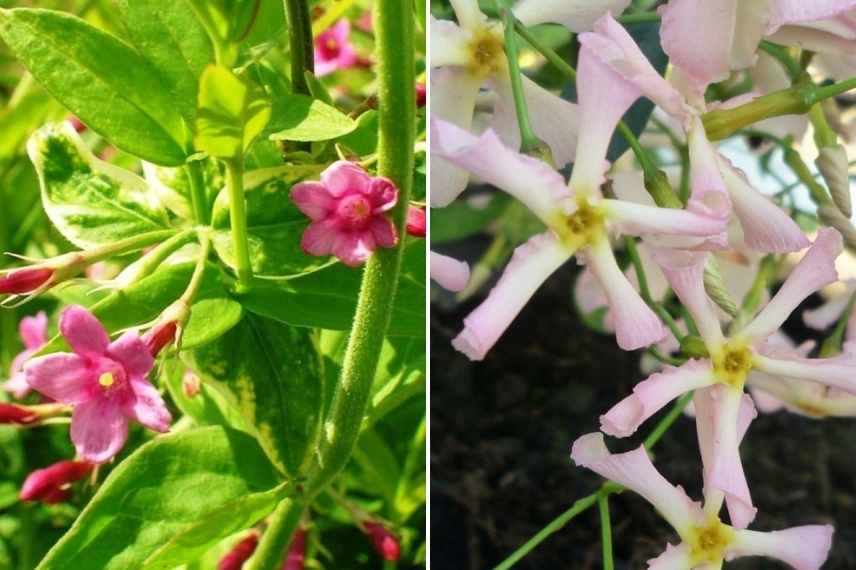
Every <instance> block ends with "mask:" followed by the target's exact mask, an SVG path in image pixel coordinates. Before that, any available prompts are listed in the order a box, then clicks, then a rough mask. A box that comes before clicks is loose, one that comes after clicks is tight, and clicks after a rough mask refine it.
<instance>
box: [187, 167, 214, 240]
mask: <svg viewBox="0 0 856 570" xmlns="http://www.w3.org/2000/svg"><path fill="white" fill-rule="evenodd" d="M186 169H187V180H188V182H189V183H190V203H191V205H192V206H193V217H194V219H195V220H196V223H197V224H199V225H201V226H204V225H207V224H208V222H209V221H210V220H209V219H208V216H209V204H208V196H207V195H206V194H205V181H204V180H203V177H202V166H201V164H200V162H199V161H198V160H191V161H190V162H188V163H187V167H186Z"/></svg>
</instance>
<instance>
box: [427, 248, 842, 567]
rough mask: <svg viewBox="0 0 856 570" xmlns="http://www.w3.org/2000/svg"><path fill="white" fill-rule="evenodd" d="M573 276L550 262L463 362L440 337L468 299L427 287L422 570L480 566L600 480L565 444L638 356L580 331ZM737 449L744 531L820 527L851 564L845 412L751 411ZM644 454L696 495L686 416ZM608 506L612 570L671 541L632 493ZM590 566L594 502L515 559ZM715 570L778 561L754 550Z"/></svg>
mask: <svg viewBox="0 0 856 570" xmlns="http://www.w3.org/2000/svg"><path fill="white" fill-rule="evenodd" d="M453 253H462V252H453ZM469 253H472V252H469ZM470 258H472V257H470ZM576 271H577V270H576V269H575V268H573V267H571V265H570V264H569V265H568V266H566V267H563V268H562V269H560V270H559V271H558V272H557V273H556V275H554V276H553V277H552V278H551V279H550V280H549V281H548V282H547V283H546V285H545V286H544V287H543V288H542V289H541V290H540V291H539V293H538V294H537V295H536V297H535V298H534V299H533V300H532V301H531V302H530V303H529V305H528V306H527V307H526V308H525V309H524V311H523V313H522V314H521V315H520V316H519V317H518V319H517V320H516V321H515V322H514V324H513V325H512V326H511V328H510V329H509V330H508V332H507V333H506V334H505V335H504V337H503V338H502V339H501V340H500V342H499V343H498V344H497V346H496V347H495V348H494V349H493V351H492V352H491V353H490V354H489V355H488V357H487V358H486V359H485V361H484V362H481V363H470V362H469V361H468V360H467V359H466V358H465V357H464V356H463V355H461V354H459V353H457V352H456V351H455V350H454V349H453V348H452V347H451V344H450V341H451V339H452V338H453V337H454V336H455V335H456V334H457V333H458V332H459V330H460V328H461V326H462V319H463V317H464V316H465V315H466V314H467V312H469V311H470V310H471V309H472V308H473V307H474V306H475V305H476V304H477V303H478V302H479V301H480V300H481V298H477V299H473V300H471V302H468V303H467V304H466V305H464V306H456V305H455V304H454V303H453V302H452V298H451V297H450V296H449V295H447V294H445V293H444V292H441V291H434V292H433V295H434V301H435V302H434V304H433V306H432V314H431V545H432V547H431V548H432V552H431V560H432V567H433V568H435V569H436V570H483V569H489V568H492V567H494V566H495V565H496V564H498V563H499V562H501V561H502V560H503V559H504V558H506V557H507V556H508V555H509V554H511V553H512V552H513V551H514V550H515V549H516V548H518V547H519V546H521V545H522V544H523V543H524V542H525V541H526V540H528V539H529V538H531V537H532V536H533V535H534V534H535V533H536V532H538V531H539V530H540V529H541V528H543V527H544V526H545V525H546V524H547V523H548V522H549V521H551V520H552V519H553V518H555V517H556V516H558V515H559V514H560V513H562V512H564V511H565V510H566V509H567V508H569V507H570V505H571V504H572V503H573V502H574V501H575V500H576V499H579V498H581V497H583V496H584V495H587V494H589V493H590V492H592V491H593V490H594V489H595V488H596V487H597V486H598V485H599V484H600V482H601V480H600V479H599V477H597V476H596V475H594V474H593V473H591V472H589V471H587V470H584V469H581V468H577V467H575V466H574V465H573V463H572V462H571V460H570V448H571V443H572V442H573V441H574V439H576V438H577V437H578V436H580V435H582V434H584V433H587V432H591V431H594V430H596V429H597V428H598V422H597V418H598V416H599V415H600V414H602V413H603V412H605V411H606V410H607V409H609V407H610V406H612V405H613V404H614V403H615V402H617V401H618V400H619V399H620V398H622V397H624V396H625V395H627V394H628V393H630V391H631V388H632V386H633V385H634V384H635V383H636V382H638V381H639V380H641V379H642V378H643V376H642V374H641V372H640V371H639V365H638V361H639V354H638V353H628V352H623V351H621V350H620V349H618V347H617V346H616V344H615V342H614V340H613V339H612V338H610V337H606V336H602V335H598V334H596V333H594V332H592V331H590V330H589V329H587V328H586V327H585V326H584V325H583V324H582V323H581V322H580V320H579V318H578V317H577V315H576V314H575V312H574V311H573V309H572V308H571V301H570V299H571V297H570V295H571V288H572V284H573V277H574V275H575V273H576ZM815 302H816V301H815ZM808 303H809V304H812V300H809V301H808ZM797 314H798V313H797ZM791 321H793V322H789V323H788V324H787V325H786V328H787V329H788V332H789V333H791V334H792V336H794V338H796V339H797V340H801V339H803V338H805V336H806V334H807V331H805V330H804V329H803V328H802V327H801V326H800V325H799V323H798V322H797V321H798V319H795V318H793V317H792V319H791ZM657 419H658V418H657V417H655V418H652V419H651V420H649V421H648V422H647V423H646V424H645V425H644V426H643V428H642V429H641V430H640V434H637V435H639V437H636V438H631V440H630V441H627V440H624V441H622V440H615V439H612V438H609V441H608V445H609V447H610V449H611V450H612V451H623V450H626V449H630V448H632V447H635V446H637V445H639V443H640V440H641V437H644V434H645V433H647V432H648V431H649V430H650V429H651V428H652V427H653V426H654V425H655V423H656V421H657ZM741 451H742V457H743V462H744V465H745V470H746V474H747V477H748V479H749V485H750V489H751V491H752V495H753V499H754V502H755V505H756V506H757V507H758V508H759V514H758V517H757V518H756V520H755V522H754V523H753V524H752V527H751V528H752V529H755V530H776V529H781V528H785V527H787V526H795V525H800V524H811V523H826V522H829V523H832V524H834V525H835V527H836V533H835V539H834V545H833V550H832V553H831V555H830V558H829V561H828V562H827V564H826V565H825V566H824V568H825V569H826V570H842V569H852V568H856V420H850V419H832V420H823V421H817V420H811V419H807V418H802V417H799V416H795V415H792V414H788V413H781V412H780V413H776V414H773V415H760V416H759V417H758V418H757V419H756V420H755V421H754V422H753V424H752V426H751V427H750V429H749V433H748V435H747V436H746V439H745V440H744V442H743V445H742V446H741ZM656 454H657V456H656V459H655V464H656V465H657V467H658V469H659V470H660V471H661V472H662V473H663V474H664V475H665V476H666V478H667V479H669V480H670V481H672V482H673V483H679V484H681V485H683V486H684V487H685V488H686V489H687V491H688V493H689V494H690V496H691V497H693V498H694V499H699V498H700V497H701V462H700V459H699V455H698V445H697V441H696V434H695V427H694V424H693V421H692V420H691V419H688V418H686V417H683V418H680V419H679V420H678V421H677V422H676V423H675V424H674V425H673V426H672V428H671V430H670V431H669V432H668V433H667V434H666V435H665V437H664V438H663V439H662V440H661V441H660V443H659V444H658V445H657V448H656ZM610 506H611V513H612V521H613V530H614V537H613V542H614V552H615V567H616V569H617V570H621V569H642V568H645V561H646V560H647V559H649V558H651V557H654V556H656V555H658V554H659V553H660V552H662V551H663V549H664V547H665V544H666V542H667V541H669V540H671V541H672V542H673V543H674V542H675V541H676V538H677V537H676V535H674V533H673V532H672V531H671V529H670V527H669V526H668V525H667V524H666V523H665V522H663V521H662V519H660V518H659V516H658V515H657V513H656V512H655V511H654V509H653V508H652V507H651V506H650V505H648V503H646V502H645V501H644V500H643V499H641V498H640V497H638V496H636V495H634V494H632V493H624V494H622V495H613V496H612V498H611V500H610ZM723 512H724V511H723ZM600 567H601V545H600V529H599V523H598V517H597V510H596V508H595V509H590V510H589V511H587V512H586V513H584V514H583V515H581V516H579V517H577V518H576V519H574V520H573V521H571V523H570V524H568V525H567V526H566V527H565V528H564V529H562V530H561V531H559V532H558V533H556V534H554V535H553V536H551V537H550V538H548V539H547V540H546V541H545V542H543V543H542V544H541V545H540V546H539V547H538V548H536V549H535V550H534V551H533V552H532V553H531V554H530V555H529V556H528V557H527V558H525V559H524V560H522V561H521V562H519V563H518V564H517V565H516V566H515V568H519V569H530V570H531V569H560V568H562V569H565V568H567V569H583V570H584V569H589V568H591V569H597V568H600ZM726 567H727V568H729V569H735V570H736V569H744V570H746V569H761V568H764V569H777V568H785V566H783V565H780V564H777V563H775V562H773V561H770V560H768V559H761V558H751V559H749V558H745V559H742V560H740V561H737V562H732V563H726Z"/></svg>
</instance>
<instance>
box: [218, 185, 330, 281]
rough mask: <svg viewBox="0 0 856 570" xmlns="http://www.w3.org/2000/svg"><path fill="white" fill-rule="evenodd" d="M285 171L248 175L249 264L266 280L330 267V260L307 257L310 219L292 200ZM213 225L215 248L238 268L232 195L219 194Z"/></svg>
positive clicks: (246, 195)
mask: <svg viewBox="0 0 856 570" xmlns="http://www.w3.org/2000/svg"><path fill="white" fill-rule="evenodd" d="M280 170H282V169H265V170H262V171H257V172H248V173H247V175H246V176H245V177H244V180H245V181H246V183H247V184H246V186H247V187H248V188H249V190H248V191H247V192H246V193H245V194H244V197H245V200H246V204H247V226H248V228H247V229H248V239H249V243H250V262H251V263H252V267H253V272H254V273H255V274H256V275H258V276H266V277H293V276H297V275H302V274H305V273H307V272H310V271H315V270H316V269H318V268H320V267H323V266H324V265H327V264H329V260H328V259H327V258H321V257H315V256H311V255H307V254H306V253H304V252H303V250H302V249H301V248H300V239H301V237H302V235H303V232H304V231H305V230H306V227H307V226H308V225H309V220H308V219H307V218H306V216H305V215H304V214H303V213H302V212H300V210H298V209H297V206H295V205H294V202H292V200H291V197H290V194H289V193H290V191H291V182H292V181H293V180H295V179H289V178H287V177H284V176H282V175H281V174H279V173H280ZM212 225H213V227H215V228H216V229H217V230H218V231H216V232H214V234H213V243H214V249H215V250H216V251H217V254H218V255H219V256H220V259H222V260H223V262H224V263H226V264H227V265H228V266H230V267H232V268H235V255H234V243H233V240H232V236H231V232H230V230H229V228H230V227H231V223H230V220H229V192H228V191H226V190H224V191H222V192H220V195H219V196H218V197H217V200H216V202H215V204H214V212H213V215H212Z"/></svg>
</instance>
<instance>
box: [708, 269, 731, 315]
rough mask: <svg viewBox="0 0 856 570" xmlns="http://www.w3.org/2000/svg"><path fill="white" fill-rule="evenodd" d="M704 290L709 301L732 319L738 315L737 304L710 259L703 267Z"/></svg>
mask: <svg viewBox="0 0 856 570" xmlns="http://www.w3.org/2000/svg"><path fill="white" fill-rule="evenodd" d="M704 290H705V292H706V293H707V296H708V297H710V300H711V301H713V302H714V303H716V305H717V306H718V307H719V308H720V309H722V310H723V311H725V312H726V313H728V314H729V315H730V316H732V317H736V316H737V313H738V309H737V304H736V303H735V302H734V300H733V299H732V298H731V294H730V293H729V292H728V289H726V287H725V281H723V280H722V275H721V274H720V273H719V267H718V266H717V265H716V262H714V260H713V258H710V260H709V261H708V263H707V265H706V266H705V267H704Z"/></svg>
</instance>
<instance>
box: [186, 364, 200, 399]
mask: <svg viewBox="0 0 856 570" xmlns="http://www.w3.org/2000/svg"><path fill="white" fill-rule="evenodd" d="M201 390H202V382H201V381H200V380H199V376H197V375H196V374H194V373H193V372H192V371H190V370H188V371H187V372H185V373H184V376H182V378H181V391H182V392H184V395H185V396H187V397H188V398H193V397H195V396H197V395H198V394H199V392H200V391H201Z"/></svg>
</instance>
